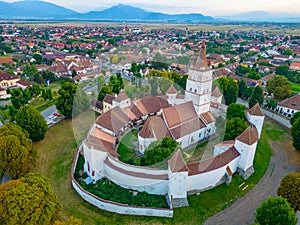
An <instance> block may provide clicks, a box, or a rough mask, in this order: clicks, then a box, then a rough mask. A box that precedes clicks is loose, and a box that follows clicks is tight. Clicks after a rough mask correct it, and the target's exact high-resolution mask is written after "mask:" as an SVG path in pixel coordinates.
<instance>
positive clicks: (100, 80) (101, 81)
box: [96, 74, 106, 92]
mask: <svg viewBox="0 0 300 225" xmlns="http://www.w3.org/2000/svg"><path fill="white" fill-rule="evenodd" d="M96 82H97V87H98V91H99V92H100V90H101V88H102V87H103V85H106V80H105V78H104V75H103V74H100V75H99V76H98V77H97V78H96Z"/></svg>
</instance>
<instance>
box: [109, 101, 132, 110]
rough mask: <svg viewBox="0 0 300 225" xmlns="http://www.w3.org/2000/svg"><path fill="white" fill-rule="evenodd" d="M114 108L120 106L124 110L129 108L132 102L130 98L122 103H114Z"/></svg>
mask: <svg viewBox="0 0 300 225" xmlns="http://www.w3.org/2000/svg"><path fill="white" fill-rule="evenodd" d="M112 103H113V108H115V107H117V106H119V107H120V108H121V109H124V108H126V107H129V106H130V105H131V100H130V98H128V99H125V100H124V101H121V102H116V101H113V102H112Z"/></svg>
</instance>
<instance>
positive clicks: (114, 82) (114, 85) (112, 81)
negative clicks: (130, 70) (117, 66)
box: [109, 76, 124, 94]
mask: <svg viewBox="0 0 300 225" xmlns="http://www.w3.org/2000/svg"><path fill="white" fill-rule="evenodd" d="M121 79H122V78H121ZM109 86H111V90H112V92H114V93H116V94H119V92H120V90H121V89H122V86H123V87H124V84H123V80H122V82H120V80H119V79H118V78H117V77H116V76H110V78H109Z"/></svg>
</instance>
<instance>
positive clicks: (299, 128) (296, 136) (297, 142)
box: [292, 118, 300, 150]
mask: <svg viewBox="0 0 300 225" xmlns="http://www.w3.org/2000/svg"><path fill="white" fill-rule="evenodd" d="M292 137H293V146H294V147H295V148H296V149H298V150H300V118H298V119H297V120H296V121H295V122H294V125H293V126H292Z"/></svg>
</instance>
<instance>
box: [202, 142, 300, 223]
mask: <svg viewBox="0 0 300 225" xmlns="http://www.w3.org/2000/svg"><path fill="white" fill-rule="evenodd" d="M284 145H286V143H284V144H282V143H276V142H273V143H272V148H273V152H274V154H273V156H271V160H270V164H269V167H268V170H267V172H266V174H265V175H264V177H263V178H262V179H261V180H260V181H259V182H258V184H257V185H256V186H255V187H254V188H253V189H252V190H251V191H249V192H248V193H247V194H246V195H245V196H243V197H242V198H240V199H238V200H237V201H236V202H235V203H234V204H233V205H231V206H230V207H228V208H226V209H225V210H224V211H222V212H220V213H218V214H216V215H214V216H212V217H210V218H209V219H208V220H206V221H205V223H204V224H205V225H217V224H222V225H227V224H228V225H242V224H253V223H254V220H255V216H254V212H255V210H256V208H257V207H258V206H259V205H260V203H261V202H262V201H265V200H266V199H267V197H268V196H269V195H274V196H275V195H276V190H277V188H278V187H279V184H280V181H281V178H282V177H283V176H284V175H286V174H287V173H290V172H294V171H297V170H299V169H300V152H299V151H296V150H294V149H293V148H292V147H289V148H287V146H284ZM297 215H298V217H299V213H298V214H297Z"/></svg>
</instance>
